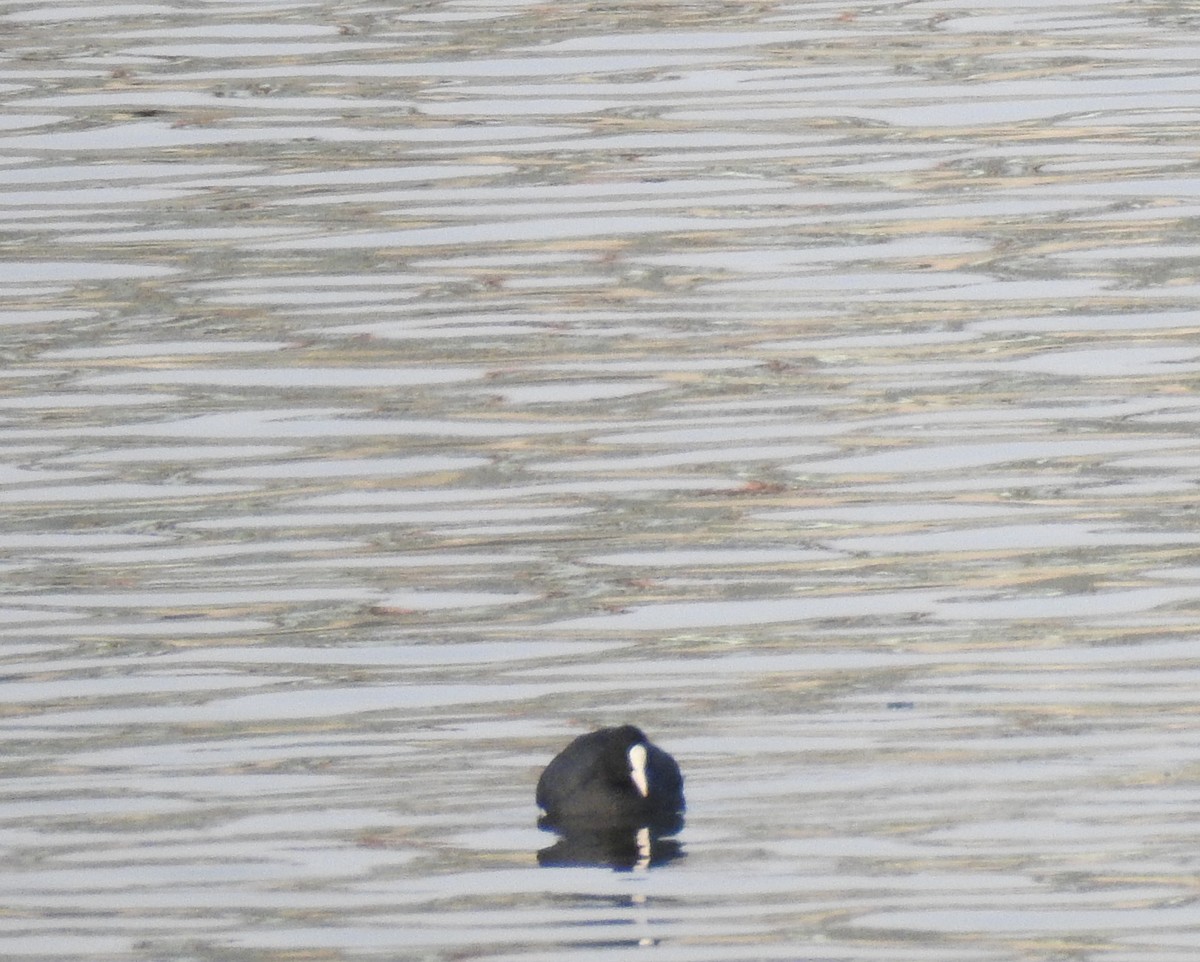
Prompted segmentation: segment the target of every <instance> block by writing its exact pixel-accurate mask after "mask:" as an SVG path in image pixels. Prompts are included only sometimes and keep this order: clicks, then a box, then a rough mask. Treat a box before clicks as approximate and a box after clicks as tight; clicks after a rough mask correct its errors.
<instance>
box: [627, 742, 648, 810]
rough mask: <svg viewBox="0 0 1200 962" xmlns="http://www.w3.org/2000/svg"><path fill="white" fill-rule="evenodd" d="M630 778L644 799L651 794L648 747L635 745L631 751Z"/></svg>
mask: <svg viewBox="0 0 1200 962" xmlns="http://www.w3.org/2000/svg"><path fill="white" fill-rule="evenodd" d="M629 777H630V778H632V779H633V784H634V785H636V786H637V790H638V791H639V792H641V793H642V798H645V797H646V796H647V795H649V794H650V783H649V782H648V781H646V746H645V745H634V746H633V747H632V748H631V749H629Z"/></svg>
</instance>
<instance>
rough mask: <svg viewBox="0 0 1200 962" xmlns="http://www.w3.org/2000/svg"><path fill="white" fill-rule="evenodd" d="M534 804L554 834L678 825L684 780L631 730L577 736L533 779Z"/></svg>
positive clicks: (672, 764) (605, 730)
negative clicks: (535, 781)
mask: <svg viewBox="0 0 1200 962" xmlns="http://www.w3.org/2000/svg"><path fill="white" fill-rule="evenodd" d="M537 803H538V805H540V806H541V807H542V809H543V810H545V812H546V817H545V819H544V820H543V821H544V823H545V824H547V825H549V826H550V827H556V828H566V829H571V828H577V827H581V826H587V827H589V828H593V829H594V828H600V827H607V826H611V827H620V826H639V825H649V826H653V827H656V828H658V829H659V830H664V829H666V831H664V834H670V833H671V832H672V831H677V830H678V826H680V825H682V819H681V818H680V817H679V816H680V813H681V812H682V811H683V808H684V802H683V776H682V775H681V774H680V773H679V766H678V765H677V764H676V763H675V759H673V758H672V757H671V756H670V755H668V754H667V753H666V752H664V751H663V750H662V749H661V748H659V747H658V746H657V745H652V744H651V743H650V741H649V739H647V738H646V736H645V735H644V734H642V732H641V730H640V729H638V728H635V727H634V726H633V725H622V726H620V727H619V728H601V729H599V730H598V731H594V732H591V733H590V734H587V735H580V736H579V737H578V738H576V739H575V740H574V741H573V742H571V744H570V745H568V746H567V747H566V748H564V749H563V750H562V751H561V752H559V753H558V754H557V755H556V756H555V757H554V760H553V761H551V762H550V764H549V765H547V766H546V770H545V771H544V772H542V777H541V778H539V779H538V785H537Z"/></svg>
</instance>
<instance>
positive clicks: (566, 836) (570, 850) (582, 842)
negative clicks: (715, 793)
mask: <svg viewBox="0 0 1200 962" xmlns="http://www.w3.org/2000/svg"><path fill="white" fill-rule="evenodd" d="M538 826H539V827H540V828H543V829H545V830H546V831H553V832H556V833H558V836H559V838H558V841H557V842H555V843H554V844H553V845H550V846H547V847H546V848H543V849H540V850H539V851H538V853H537V860H538V864H539V865H541V866H542V867H543V868H565V867H569V866H570V867H579V866H589V865H590V866H596V867H601V868H611V869H614V870H615V871H618V872H629V871H633V870H634V869H645V868H658V867H659V866H662V865H668V864H670V863H671V862H674V861H677V860H678V859H681V858H683V856H684V854H685V853H684V851H683V843H682V842H680V841H679V840H678V839H676V838H670V837H669V836H671V835H674V834H676V833H678V831H679V830H680V829H682V828H683V818H682V817H679V818H677V819H676V821H675V823H674V825H672V826H661V825H660V826H648V825H643V826H628V825H627V826H615V827H614V826H604V827H601V828H595V827H586V826H581V825H565V826H564V825H558V826H551V825H547V824H546V819H541V820H540V821H539V822H538Z"/></svg>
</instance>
